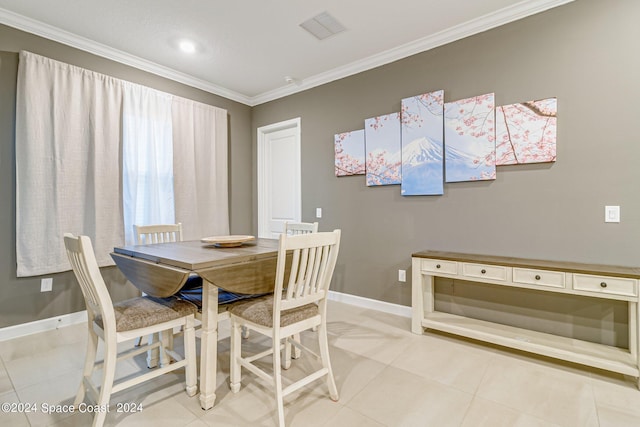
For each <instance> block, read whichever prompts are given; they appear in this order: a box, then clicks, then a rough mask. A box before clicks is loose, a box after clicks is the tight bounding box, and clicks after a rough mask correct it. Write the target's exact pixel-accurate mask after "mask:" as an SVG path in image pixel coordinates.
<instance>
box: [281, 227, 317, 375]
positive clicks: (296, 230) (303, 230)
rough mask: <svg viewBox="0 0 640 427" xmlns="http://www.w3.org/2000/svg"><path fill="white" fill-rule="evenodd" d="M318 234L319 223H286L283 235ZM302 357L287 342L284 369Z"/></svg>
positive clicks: (296, 349)
mask: <svg viewBox="0 0 640 427" xmlns="http://www.w3.org/2000/svg"><path fill="white" fill-rule="evenodd" d="M317 232H318V223H317V222H289V221H287V222H285V223H284V230H283V233H285V234H287V235H289V236H296V235H298V234H308V233H317ZM312 330H313V331H314V332H316V327H313V328H312ZM293 339H294V340H296V341H300V335H297V336H294V337H293ZM300 355H301V352H300V349H299V348H297V347H294V348H293V353H291V344H290V343H289V341H285V343H284V355H283V357H282V363H283V365H282V366H283V367H284V369H289V368H290V367H291V359H297V358H299V357H300Z"/></svg>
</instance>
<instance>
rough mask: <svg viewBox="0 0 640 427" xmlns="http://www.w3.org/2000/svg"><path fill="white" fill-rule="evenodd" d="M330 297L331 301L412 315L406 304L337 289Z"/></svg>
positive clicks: (384, 311)
mask: <svg viewBox="0 0 640 427" xmlns="http://www.w3.org/2000/svg"><path fill="white" fill-rule="evenodd" d="M329 299H330V300H331V301H338V302H343V303H345V304H351V305H355V306H357V307H362V308H368V309H371V310H377V311H382V312H383V313H389V314H395V315H397V316H402V317H411V307H407V306H406V305H399V304H391V303H390V302H384V301H378V300H375V299H370V298H365V297H359V296H356V295H350V294H344V293H342V292H335V291H329Z"/></svg>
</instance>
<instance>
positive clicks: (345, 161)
mask: <svg viewBox="0 0 640 427" xmlns="http://www.w3.org/2000/svg"><path fill="white" fill-rule="evenodd" d="M334 144H335V145H334V147H335V162H336V163H335V171H336V176H350V175H364V171H365V166H364V129H360V130H354V131H351V132H344V133H338V134H336V135H335V136H334Z"/></svg>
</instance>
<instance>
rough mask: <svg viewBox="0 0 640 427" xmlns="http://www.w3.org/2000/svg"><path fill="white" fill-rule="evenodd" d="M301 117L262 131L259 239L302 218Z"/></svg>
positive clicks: (259, 163)
mask: <svg viewBox="0 0 640 427" xmlns="http://www.w3.org/2000/svg"><path fill="white" fill-rule="evenodd" d="M300 181H301V170H300V118H299V117H298V118H296V119H291V120H287V121H284V122H280V123H274V124H272V125H268V126H263V127H260V128H258V237H267V238H278V236H279V235H280V234H281V233H282V231H283V229H284V223H285V222H286V221H291V222H300V221H301V218H302V196H301V183H300Z"/></svg>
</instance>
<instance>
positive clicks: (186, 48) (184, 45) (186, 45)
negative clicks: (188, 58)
mask: <svg viewBox="0 0 640 427" xmlns="http://www.w3.org/2000/svg"><path fill="white" fill-rule="evenodd" d="M179 46H180V50H181V51H183V52H185V53H194V52H195V51H196V45H195V44H194V43H193V42H192V41H189V40H182V41H181V42H180V44H179Z"/></svg>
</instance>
